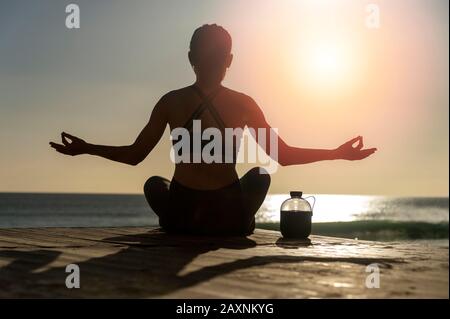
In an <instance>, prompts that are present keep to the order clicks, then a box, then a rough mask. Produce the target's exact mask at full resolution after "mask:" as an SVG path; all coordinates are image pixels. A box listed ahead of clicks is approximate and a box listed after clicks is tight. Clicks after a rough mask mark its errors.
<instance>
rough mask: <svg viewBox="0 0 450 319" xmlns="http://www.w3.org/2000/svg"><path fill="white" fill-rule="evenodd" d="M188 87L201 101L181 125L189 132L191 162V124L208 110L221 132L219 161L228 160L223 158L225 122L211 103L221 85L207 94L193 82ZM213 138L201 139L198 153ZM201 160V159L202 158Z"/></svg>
mask: <svg viewBox="0 0 450 319" xmlns="http://www.w3.org/2000/svg"><path fill="white" fill-rule="evenodd" d="M190 88H191V89H192V90H193V91H194V92H195V93H196V94H197V95H198V96H199V97H200V99H201V102H200V104H199V105H198V106H197V108H196V109H195V111H194V112H193V113H192V115H191V116H190V117H189V119H188V120H187V121H186V123H185V124H184V125H183V128H185V129H186V130H187V131H188V132H189V136H190V147H189V151H190V154H189V156H190V159H191V162H192V161H193V154H194V153H195V150H194V147H193V146H194V140H193V139H194V134H193V126H194V121H195V120H200V117H201V115H202V114H203V113H204V112H205V111H206V110H208V111H209V113H210V114H211V115H212V117H213V119H214V120H215V121H216V123H217V124H218V127H217V128H218V129H219V130H220V132H221V139H222V140H221V142H222V143H221V144H222V156H221V162H222V163H224V162H229V161H226V160H225V157H226V155H228V154H226V145H225V136H224V134H225V128H226V126H225V123H224V121H223V120H222V118H221V117H220V115H219V113H218V112H217V110H216V109H215V108H214V105H213V103H212V102H213V100H214V98H215V97H216V96H217V95H218V94H219V93H220V91H221V90H222V87H219V88H218V89H216V90H215V91H213V92H212V93H211V94H209V95H205V94H204V93H203V92H202V90H201V89H200V88H199V87H198V86H197V85H195V84H193V85H191V86H190ZM201 136H203V128H202V131H201ZM213 139H214V137H211V138H210V139H209V140H207V139H203V138H202V139H201V147H200V150H199V153H200V154H201V153H202V152H203V149H204V147H205V146H206V145H207V144H209V143H210V142H211V141H212V140H213ZM173 142H174V144H175V143H177V140H174V141H173ZM236 145H237V144H236V137H233V145H232V147H233V150H232V156H233V158H232V161H233V162H234V161H235V160H236V151H235V147H236ZM215 149H216V148H213V149H211V155H212V156H214V150H215ZM182 150H183V148H180V149H179V151H178V156H181V155H182V153H181V152H182ZM202 162H203V159H202Z"/></svg>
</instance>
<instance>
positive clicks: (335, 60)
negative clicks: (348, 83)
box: [304, 44, 349, 84]
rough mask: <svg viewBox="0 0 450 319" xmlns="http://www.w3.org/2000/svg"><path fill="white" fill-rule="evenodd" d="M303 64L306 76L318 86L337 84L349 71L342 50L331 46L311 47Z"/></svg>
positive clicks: (319, 45)
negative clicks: (305, 67) (305, 68)
mask: <svg viewBox="0 0 450 319" xmlns="http://www.w3.org/2000/svg"><path fill="white" fill-rule="evenodd" d="M304 62H305V64H306V66H307V72H308V76H309V77H310V79H311V80H313V81H314V82H317V83H318V84H326V83H329V84H337V83H339V82H341V81H342V80H343V79H344V78H345V77H346V76H347V72H348V71H349V70H348V65H347V61H346V56H345V54H344V52H343V49H342V48H340V47H339V46H336V45H333V44H317V45H312V47H311V48H310V49H309V55H308V56H306V57H305V61H304Z"/></svg>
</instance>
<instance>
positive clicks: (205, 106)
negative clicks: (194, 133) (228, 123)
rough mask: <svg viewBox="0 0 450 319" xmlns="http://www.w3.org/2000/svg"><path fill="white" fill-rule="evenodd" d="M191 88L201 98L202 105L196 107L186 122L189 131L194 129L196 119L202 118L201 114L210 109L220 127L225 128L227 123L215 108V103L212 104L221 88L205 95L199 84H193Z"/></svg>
mask: <svg viewBox="0 0 450 319" xmlns="http://www.w3.org/2000/svg"><path fill="white" fill-rule="evenodd" d="M191 88H192V89H193V90H194V91H195V92H196V93H197V95H198V96H199V97H200V98H201V100H202V102H201V103H200V105H199V106H198V107H197V108H196V110H195V111H194V112H193V113H192V115H191V117H190V118H189V119H188V120H187V121H186V124H184V126H183V127H184V128H185V129H187V130H188V131H191V130H192V126H193V124H194V120H197V119H199V118H200V116H201V115H202V114H203V112H205V110H209V112H210V113H211V115H212V116H213V118H214V120H215V121H216V122H217V124H218V125H219V126H220V128H222V129H225V123H224V122H223V120H222V118H221V117H220V115H219V113H217V110H216V109H215V108H214V105H213V104H212V101H213V100H214V98H215V97H216V96H217V94H218V93H219V91H220V90H221V88H218V89H217V90H215V91H214V92H212V93H211V94H210V95H208V96H207V95H205V94H204V93H203V92H202V91H201V90H200V88H199V87H198V86H196V85H195V84H194V85H192V86H191Z"/></svg>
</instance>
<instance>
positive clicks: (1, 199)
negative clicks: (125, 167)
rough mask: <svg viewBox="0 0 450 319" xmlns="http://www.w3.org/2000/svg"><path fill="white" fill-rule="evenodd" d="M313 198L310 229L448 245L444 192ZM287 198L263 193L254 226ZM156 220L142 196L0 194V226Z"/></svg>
mask: <svg viewBox="0 0 450 319" xmlns="http://www.w3.org/2000/svg"><path fill="white" fill-rule="evenodd" d="M305 196H308V195H305ZM315 197H316V205H315V207H314V215H313V231H312V232H313V234H320V235H328V236H338V237H346V238H358V239H369V240H384V241H390V240H439V241H440V242H441V241H442V240H444V241H446V242H447V244H448V220H449V206H448V204H449V199H448V197H384V196H359V195H315ZM287 198H289V196H288V195H287V194H279V195H268V196H267V198H266V200H265V202H264V204H263V205H262V207H261V208H260V210H259V211H258V213H257V215H256V221H257V227H260V228H266V229H274V230H277V229H278V228H279V218H280V216H279V213H280V206H281V203H282V202H283V201H284V200H285V199H287ZM156 225H158V218H157V216H156V215H155V214H154V213H153V212H152V210H151V209H150V207H149V206H148V205H147V203H146V201H145V198H144V196H143V195H116V194H45V193H0V228H7V227H19V228H23V227H108V226H109V227H113V226H114V227H118V226H156Z"/></svg>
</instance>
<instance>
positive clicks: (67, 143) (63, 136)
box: [61, 133, 70, 146]
mask: <svg viewBox="0 0 450 319" xmlns="http://www.w3.org/2000/svg"><path fill="white" fill-rule="evenodd" d="M61 141H62V143H63V144H64V145H65V146H67V145H69V144H70V143H69V141H68V140H67V137H66V136H65V134H64V133H61Z"/></svg>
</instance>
